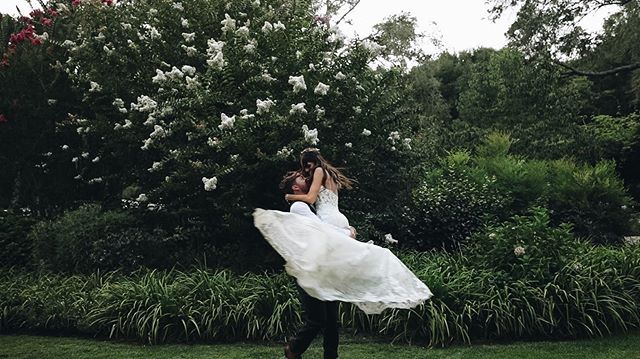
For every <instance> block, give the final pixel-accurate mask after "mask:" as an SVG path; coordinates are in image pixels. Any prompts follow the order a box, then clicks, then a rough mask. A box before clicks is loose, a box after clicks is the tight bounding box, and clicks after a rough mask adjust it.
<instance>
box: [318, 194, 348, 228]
mask: <svg viewBox="0 0 640 359" xmlns="http://www.w3.org/2000/svg"><path fill="white" fill-rule="evenodd" d="M316 211H317V212H318V217H320V219H321V220H322V221H323V222H327V223H330V224H332V225H334V226H336V227H340V228H348V227H349V220H348V219H347V217H345V216H344V215H343V214H342V213H340V209H339V208H338V194H337V193H335V192H333V191H331V190H330V189H328V188H326V187H325V186H322V187H320V191H319V192H318V199H316Z"/></svg>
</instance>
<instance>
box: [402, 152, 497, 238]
mask: <svg viewBox="0 0 640 359" xmlns="http://www.w3.org/2000/svg"><path fill="white" fill-rule="evenodd" d="M470 161H471V158H470V156H469V154H468V153H466V152H456V153H452V154H450V155H449V156H448V157H447V158H446V159H445V161H444V163H443V164H442V168H438V169H435V170H433V171H430V172H428V173H427V175H426V176H425V178H424V180H423V182H422V183H421V184H420V185H419V186H418V187H417V188H416V189H415V191H414V192H413V201H414V204H413V205H414V208H413V209H410V211H409V212H412V213H411V214H412V216H413V217H414V218H415V220H414V222H413V223H411V224H412V226H413V228H412V234H413V235H414V236H415V238H414V239H412V243H410V245H411V247H413V248H418V249H426V248H434V247H448V248H451V247H454V246H456V245H457V244H459V243H460V242H461V241H463V240H464V239H466V238H467V237H469V236H470V235H471V234H472V233H473V232H474V231H476V230H477V229H479V228H480V227H482V225H484V223H485V222H486V221H487V220H488V219H489V218H491V217H492V216H493V215H494V214H495V213H498V212H499V209H500V208H501V207H502V206H503V202H504V196H503V195H502V194H501V193H499V192H498V191H497V188H496V186H495V180H494V179H492V178H489V177H487V176H485V175H484V174H483V173H481V172H478V171H476V169H475V168H473V166H472V165H471V163H470Z"/></svg>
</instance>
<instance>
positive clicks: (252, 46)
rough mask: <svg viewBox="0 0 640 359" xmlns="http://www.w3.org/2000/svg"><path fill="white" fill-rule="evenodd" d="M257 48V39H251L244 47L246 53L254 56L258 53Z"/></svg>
mask: <svg viewBox="0 0 640 359" xmlns="http://www.w3.org/2000/svg"><path fill="white" fill-rule="evenodd" d="M256 47H258V41H257V40H256V39H251V40H249V43H248V44H246V45H244V47H243V48H244V51H246V52H247V53H248V54H253V53H254V52H256Z"/></svg>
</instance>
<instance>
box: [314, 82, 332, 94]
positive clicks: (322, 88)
mask: <svg viewBox="0 0 640 359" xmlns="http://www.w3.org/2000/svg"><path fill="white" fill-rule="evenodd" d="M327 92H329V85H326V84H323V83H322V82H319V83H318V86H316V88H315V89H314V90H313V93H315V94H316V95H321V96H324V95H326V94H327Z"/></svg>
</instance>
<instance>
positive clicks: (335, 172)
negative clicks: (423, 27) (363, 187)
mask: <svg viewBox="0 0 640 359" xmlns="http://www.w3.org/2000/svg"><path fill="white" fill-rule="evenodd" d="M309 162H311V163H314V164H315V165H316V167H321V168H322V169H323V170H324V171H325V173H326V174H328V175H329V177H331V179H333V181H334V182H335V183H336V184H337V185H338V188H346V189H352V188H353V180H352V179H350V178H349V177H347V176H345V175H344V174H343V173H342V171H341V170H340V169H339V168H336V167H334V166H333V165H332V164H331V163H330V162H329V161H327V160H326V159H325V158H324V157H322V155H321V154H320V150H319V149H317V148H314V147H310V148H306V149H305V150H303V151H302V152H301V153H300V166H301V170H300V172H301V173H303V174H305V177H306V178H307V179H308V180H310V179H311V178H312V177H313V173H310V171H309V169H308V168H307V167H306V166H307V164H308V163H309ZM326 180H327V178H326V176H325V177H324V178H323V179H322V184H323V185H324V184H325V181H326Z"/></svg>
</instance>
